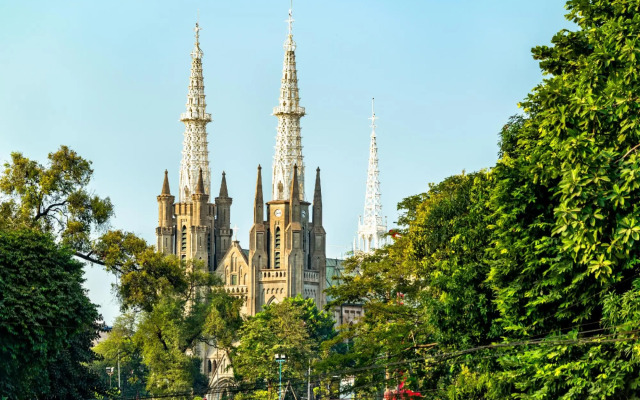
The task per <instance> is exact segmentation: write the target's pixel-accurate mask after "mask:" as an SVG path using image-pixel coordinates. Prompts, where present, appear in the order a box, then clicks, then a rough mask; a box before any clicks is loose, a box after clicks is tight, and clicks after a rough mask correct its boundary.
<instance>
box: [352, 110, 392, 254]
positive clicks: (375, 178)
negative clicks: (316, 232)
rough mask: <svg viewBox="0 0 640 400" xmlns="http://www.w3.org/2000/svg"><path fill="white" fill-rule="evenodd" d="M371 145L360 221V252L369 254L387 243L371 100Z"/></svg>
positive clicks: (373, 111)
mask: <svg viewBox="0 0 640 400" xmlns="http://www.w3.org/2000/svg"><path fill="white" fill-rule="evenodd" d="M369 119H370V120H371V143H370V145H369V168H368V169H367V192H366V195H365V198H364V218H362V219H360V220H359V221H358V250H360V251H365V252H369V251H372V250H373V249H377V248H380V247H382V246H383V245H384V244H385V243H386V238H385V234H386V233H387V224H386V222H383V220H382V203H380V176H379V171H378V146H377V144H376V119H377V117H376V113H375V109H374V99H371V118H369Z"/></svg>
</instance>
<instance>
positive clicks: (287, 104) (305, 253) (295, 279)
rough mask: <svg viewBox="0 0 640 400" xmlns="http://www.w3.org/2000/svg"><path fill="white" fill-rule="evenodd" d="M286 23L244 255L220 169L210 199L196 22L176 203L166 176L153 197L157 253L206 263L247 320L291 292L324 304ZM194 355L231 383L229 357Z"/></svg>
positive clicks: (318, 226) (210, 352) (320, 237)
mask: <svg viewBox="0 0 640 400" xmlns="http://www.w3.org/2000/svg"><path fill="white" fill-rule="evenodd" d="M292 22H293V19H292V18H291V14H290V15H289V34H288V36H287V38H286V40H285V43H284V50H285V51H284V65H283V71H282V81H281V88H280V98H279V103H278V105H277V106H276V107H275V108H274V109H273V115H275V116H276V117H277V118H278V125H277V136H276V147H275V148H276V150H275V155H274V158H273V171H272V185H271V187H272V197H271V200H270V201H267V202H266V203H265V202H264V195H263V185H262V168H261V167H260V166H258V170H257V179H256V187H255V200H254V207H253V226H252V227H251V231H250V235H249V243H248V245H249V246H248V247H249V248H248V250H246V249H243V248H242V247H241V245H240V243H239V242H238V241H237V240H234V239H233V238H232V235H233V230H232V229H231V226H230V224H231V204H232V198H231V197H229V193H228V191H227V183H226V177H225V174H224V172H223V173H222V183H221V185H220V191H219V194H218V196H217V197H215V199H213V198H212V193H211V168H210V166H209V152H208V149H207V130H206V126H207V124H208V123H209V122H211V114H209V113H207V112H206V101H205V94H204V80H203V74H202V56H203V52H202V50H201V48H200V42H199V30H200V28H199V26H198V24H196V27H195V45H194V48H193V51H192V52H191V75H190V78H189V91H188V95H187V104H186V111H185V112H183V113H182V114H181V115H180V119H181V121H182V122H184V124H185V131H184V142H183V149H182V161H181V163H180V177H179V182H178V188H177V193H178V201H177V202H176V201H175V200H176V198H175V196H173V195H172V194H171V190H170V185H169V178H168V173H167V171H165V176H164V182H163V185H162V192H161V194H160V195H159V196H158V197H157V200H158V227H157V228H156V237H157V248H158V250H159V251H161V252H164V253H166V254H175V255H176V256H178V257H180V258H181V259H185V260H188V259H195V260H201V261H202V262H204V264H205V265H206V266H207V268H208V270H209V271H210V272H211V273H217V274H220V275H221V277H222V278H223V280H224V282H225V288H226V290H227V291H228V292H229V293H231V294H233V295H236V296H239V297H242V298H243V299H244V300H245V303H244V304H245V305H244V310H243V311H244V313H245V314H246V315H255V314H256V313H257V312H259V311H261V310H262V307H263V306H264V305H266V304H270V303H272V302H279V301H281V300H282V299H283V298H285V297H293V296H297V295H301V296H302V297H303V298H312V299H314V300H315V302H316V304H317V305H318V307H322V306H323V305H324V304H325V303H326V300H325V295H324V289H325V286H326V282H327V258H326V233H325V230H324V228H323V226H322V192H321V186H320V169H319V168H318V169H316V171H315V172H316V174H315V190H314V193H313V203H309V202H307V201H305V196H304V187H305V186H304V185H305V182H304V179H305V166H304V160H303V155H302V144H301V136H300V118H301V117H303V116H304V115H305V110H304V107H301V106H300V104H299V101H300V96H299V93H298V78H297V71H296V58H295V50H296V45H295V42H294V41H293V35H292V32H291V23H292ZM212 200H213V201H212ZM335 263H336V260H330V263H329V264H333V265H335ZM330 267H331V265H330ZM196 352H197V353H198V355H199V356H200V357H201V358H202V359H203V364H202V370H203V372H204V373H206V374H207V375H208V376H209V378H210V382H211V384H212V386H213V387H222V386H224V385H225V384H226V382H228V381H229V380H230V379H231V378H232V372H231V369H230V368H226V367H227V364H228V359H227V357H226V356H225V355H224V354H222V352H220V351H219V350H218V349H216V348H215V347H210V346H206V345H203V346H200V347H199V348H198V349H196Z"/></svg>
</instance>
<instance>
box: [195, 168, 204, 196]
mask: <svg viewBox="0 0 640 400" xmlns="http://www.w3.org/2000/svg"><path fill="white" fill-rule="evenodd" d="M193 194H205V192H204V184H203V183H202V168H201V169H200V171H199V173H198V183H196V190H195V191H194V192H193Z"/></svg>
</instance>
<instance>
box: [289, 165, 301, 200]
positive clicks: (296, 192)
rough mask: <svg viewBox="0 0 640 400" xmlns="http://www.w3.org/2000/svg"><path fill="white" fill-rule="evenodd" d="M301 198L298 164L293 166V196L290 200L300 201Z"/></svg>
mask: <svg viewBox="0 0 640 400" xmlns="http://www.w3.org/2000/svg"><path fill="white" fill-rule="evenodd" d="M299 198H300V188H299V186H298V164H294V165H293V179H292V180H291V196H290V198H289V199H290V200H291V201H293V199H296V200H299Z"/></svg>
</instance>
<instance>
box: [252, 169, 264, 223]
mask: <svg viewBox="0 0 640 400" xmlns="http://www.w3.org/2000/svg"><path fill="white" fill-rule="evenodd" d="M263 222H264V199H263V197H262V167H261V166H260V165H258V179H257V180H256V197H255V201H254V204H253V223H254V224H261V223H263Z"/></svg>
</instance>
